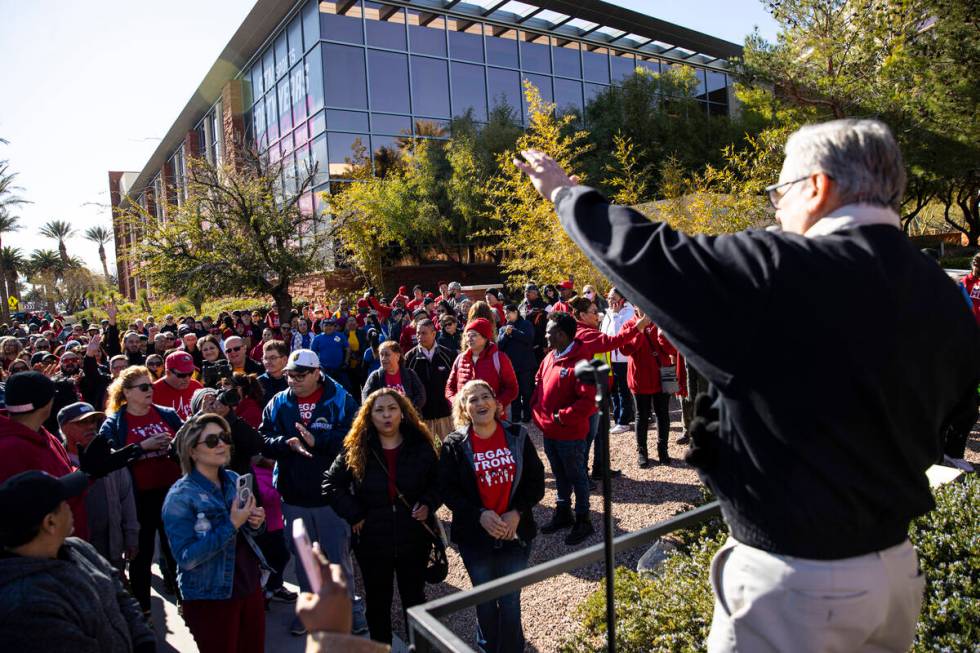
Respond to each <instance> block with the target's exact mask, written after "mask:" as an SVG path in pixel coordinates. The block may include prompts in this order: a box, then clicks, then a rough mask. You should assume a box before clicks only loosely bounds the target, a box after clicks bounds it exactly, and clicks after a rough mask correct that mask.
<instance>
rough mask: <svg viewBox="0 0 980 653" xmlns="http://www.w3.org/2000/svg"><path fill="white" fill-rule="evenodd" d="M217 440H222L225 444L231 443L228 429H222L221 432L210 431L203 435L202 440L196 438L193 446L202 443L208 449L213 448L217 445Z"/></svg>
mask: <svg viewBox="0 0 980 653" xmlns="http://www.w3.org/2000/svg"><path fill="white" fill-rule="evenodd" d="M218 442H224V443H225V444H228V445H230V444H231V433H229V432H228V431H222V432H221V433H210V434H208V435H207V436H205V437H204V439H203V440H198V441H197V442H196V443H195V444H194V446H195V447H196V446H198V445H199V444H203V445H204V446H205V447H207V448H208V449H214V448H215V447H217V446H218Z"/></svg>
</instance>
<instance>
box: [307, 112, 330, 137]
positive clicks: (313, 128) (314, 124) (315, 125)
mask: <svg viewBox="0 0 980 653" xmlns="http://www.w3.org/2000/svg"><path fill="white" fill-rule="evenodd" d="M308 124H309V126H310V136H316V135H317V134H319V133H320V132H322V131H323V130H325V129H326V128H327V121H326V118H325V117H324V113H323V111H320V112H319V113H317V114H316V115H315V116H313V117H312V118H311V119H310V122H309V123H308Z"/></svg>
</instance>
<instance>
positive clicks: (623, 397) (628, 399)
mask: <svg viewBox="0 0 980 653" xmlns="http://www.w3.org/2000/svg"><path fill="white" fill-rule="evenodd" d="M628 366H629V363H615V362H614V363H613V364H612V371H613V387H612V392H610V393H609V398H610V399H611V400H612V418H613V421H615V422H616V423H617V424H623V425H626V424H629V423H630V422H632V421H633V393H631V392H630V388H629V386H628V385H627V384H626V369H627V367H628Z"/></svg>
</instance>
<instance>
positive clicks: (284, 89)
mask: <svg viewBox="0 0 980 653" xmlns="http://www.w3.org/2000/svg"><path fill="white" fill-rule="evenodd" d="M276 90H277V93H278V96H279V133H280V134H285V133H286V132H287V131H289V130H291V129H292V128H293V113H292V106H293V103H292V97H291V96H290V93H289V78H288V77H284V78H283V80H282V81H281V82H279V85H278V86H277V87H276Z"/></svg>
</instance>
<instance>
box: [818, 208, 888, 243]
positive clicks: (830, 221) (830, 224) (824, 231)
mask: <svg viewBox="0 0 980 653" xmlns="http://www.w3.org/2000/svg"><path fill="white" fill-rule="evenodd" d="M871 224H888V225H891V226H893V227H895V228H896V229H901V226H902V223H901V220H900V219H899V217H898V214H897V213H895V211H893V210H892V209H890V208H886V207H884V206H874V205H871V204H845V205H844V206H841V207H840V208H838V209H836V210H834V211H831V212H830V213H828V214H827V215H825V216H824V217H822V218H820V219H819V220H817V221H816V222H815V223H813V226H811V227H810V228H809V229H807V230H806V233H805V234H803V235H804V236H806V237H807V238H813V237H815V236H826V235H828V234H832V233H834V232H835V231H841V230H843V229H851V228H853V227H863V226H866V225H871Z"/></svg>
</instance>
